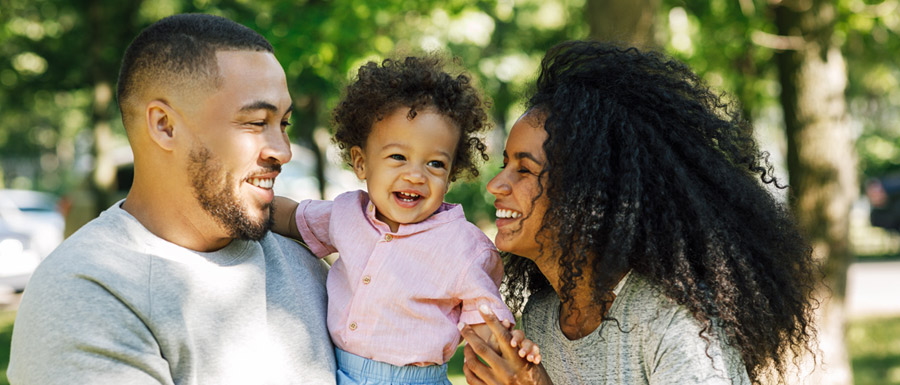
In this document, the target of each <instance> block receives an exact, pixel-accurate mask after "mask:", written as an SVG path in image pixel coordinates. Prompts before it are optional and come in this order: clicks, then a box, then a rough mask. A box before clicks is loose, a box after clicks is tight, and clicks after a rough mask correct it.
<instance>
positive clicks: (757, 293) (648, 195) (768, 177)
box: [502, 42, 818, 383]
mask: <svg viewBox="0 0 900 385" xmlns="http://www.w3.org/2000/svg"><path fill="white" fill-rule="evenodd" d="M527 107H529V110H530V111H535V112H537V114H538V115H539V116H540V117H541V118H544V119H546V120H545V121H544V129H545V130H546V131H547V134H548V138H547V139H546V141H545V142H544V144H543V149H544V151H545V153H546V159H547V161H546V164H545V165H544V169H543V170H542V172H541V178H546V179H542V180H544V181H545V182H543V183H541V184H540V188H539V191H540V194H545V195H546V196H547V198H548V199H549V204H548V209H547V212H546V214H545V216H544V217H543V221H542V224H541V230H540V232H539V237H538V238H540V239H553V240H555V241H548V242H544V243H543V244H542V245H541V246H542V250H543V251H542V253H543V254H548V255H559V256H560V257H559V258H560V259H559V266H560V282H561V283H562V285H561V290H560V291H561V293H560V297H561V299H562V301H564V302H566V301H568V300H570V299H571V298H572V297H573V289H574V288H575V282H576V280H577V279H578V278H579V277H581V276H582V274H584V272H585V270H588V271H590V272H591V277H593V281H592V282H591V285H592V288H591V289H592V295H593V297H594V300H595V301H598V302H600V303H604V305H607V306H608V305H609V298H611V297H610V295H609V294H610V289H611V288H612V287H613V286H614V285H615V283H616V281H617V280H618V279H619V278H620V277H621V275H622V274H624V272H626V271H627V270H628V269H632V271H634V272H635V273H638V274H640V275H641V276H643V277H646V278H647V279H648V280H650V281H651V282H653V283H654V284H655V285H656V286H657V287H658V288H659V289H660V290H661V292H662V293H664V294H665V295H667V296H668V297H670V298H671V299H672V300H674V301H675V302H677V303H678V304H680V305H683V306H685V307H686V308H687V309H689V310H690V311H691V313H692V314H693V315H694V317H695V318H696V319H697V320H698V321H699V322H701V324H702V325H703V326H704V334H708V333H711V332H715V331H716V330H721V332H722V333H724V336H723V337H724V340H725V341H726V342H728V343H730V344H732V345H733V346H735V347H736V348H737V349H738V350H739V351H740V353H741V357H742V358H743V361H744V364H745V365H746V368H747V371H748V373H749V375H750V378H751V379H753V382H754V383H760V382H762V381H763V380H764V379H767V378H769V376H770V375H774V377H776V378H775V379H776V381H778V382H784V381H785V377H786V375H787V370H788V366H789V365H790V363H791V362H792V359H793V357H799V356H800V355H801V354H804V353H806V352H811V351H812V349H813V346H812V344H813V341H814V338H815V333H816V331H815V328H814V326H813V324H812V321H811V319H812V311H813V309H814V307H815V306H816V305H817V303H816V302H815V301H814V300H813V299H812V297H811V292H812V289H813V286H814V284H815V280H816V279H818V270H817V268H816V267H815V266H816V265H815V264H814V261H813V258H812V249H811V247H810V246H809V244H808V243H807V242H806V241H805V239H804V238H803V236H802V235H801V233H800V231H799V230H798V228H797V225H796V224H795V222H794V219H793V217H792V215H791V214H790V212H789V210H788V208H787V207H785V205H784V204H782V203H779V202H778V201H777V200H776V199H775V198H774V197H773V196H772V194H770V193H769V191H767V188H766V185H772V186H775V187H778V188H784V186H779V184H778V182H777V181H776V180H775V178H774V176H773V175H772V172H773V169H772V166H771V164H770V163H769V162H768V154H767V153H765V152H760V150H759V148H758V145H757V143H756V141H755V140H754V138H753V132H752V131H753V129H752V127H751V126H750V125H749V124H748V123H747V122H746V121H745V120H743V119H742V118H741V116H740V113H739V109H737V108H735V106H733V105H731V104H730V103H729V102H726V101H724V100H723V97H722V96H720V95H717V94H715V93H713V92H712V91H711V90H710V89H709V88H708V87H707V86H706V85H705V84H704V83H703V81H702V80H701V79H700V78H699V77H698V76H697V75H695V74H694V73H693V72H692V71H691V70H690V69H689V68H688V67H687V66H685V65H684V64H682V63H679V62H676V61H674V60H671V59H669V58H667V57H665V56H663V55H661V54H659V53H655V52H641V51H638V50H636V49H633V48H630V49H620V48H617V47H615V46H611V45H606V44H604V43H598V42H566V43H561V44H559V45H557V46H555V47H554V48H552V49H551V50H550V51H549V52H548V53H547V55H546V57H545V58H544V59H543V61H542V63H541V72H540V75H539V77H538V80H537V87H536V90H535V91H534V94H533V96H532V97H531V98H530V100H529V102H528V106H527ZM535 199H536V198H535ZM548 249H549V251H548ZM547 286H548V283H547V280H546V279H545V278H544V277H543V276H542V275H541V273H540V271H539V270H538V269H537V266H536V265H535V264H534V262H532V261H530V260H527V259H525V258H521V257H517V256H514V255H506V276H505V277H504V284H503V286H502V288H503V291H504V294H506V296H507V299H508V302H509V305H510V307H511V308H513V309H514V310H519V311H520V310H521V309H522V305H523V303H524V297H525V296H526V295H527V294H528V293H532V292H535V291H537V290H539V289H542V288H546V287H547ZM714 324H715V325H716V328H717V329H714V328H713V325H714ZM704 338H707V337H704Z"/></svg>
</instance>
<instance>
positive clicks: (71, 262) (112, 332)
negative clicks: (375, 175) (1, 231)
mask: <svg viewBox="0 0 900 385" xmlns="http://www.w3.org/2000/svg"><path fill="white" fill-rule="evenodd" d="M120 204H121V202H119V203H116V204H115V205H113V206H112V207H111V208H110V209H108V210H107V211H105V212H104V213H103V214H101V215H100V217H98V218H97V219H95V220H93V221H91V222H90V223H88V224H87V225H85V226H84V227H83V228H82V229H81V230H79V231H78V232H77V233H75V234H74V235H72V236H71V237H70V238H69V239H67V240H66V241H65V242H64V243H63V244H62V245H60V246H59V248H57V249H56V251H54V252H53V253H52V254H51V255H50V256H48V257H47V259H45V260H44V261H43V262H42V263H41V265H40V266H39V267H38V269H37V270H36V271H35V273H34V275H33V276H32V278H31V281H30V282H29V283H28V287H27V289H26V290H25V294H24V296H23V298H22V303H21V305H20V307H19V311H18V314H17V318H16V323H15V327H14V331H13V337H12V352H11V358H10V364H9V371H8V377H9V379H10V382H11V383H12V384H13V385H26V384H41V385H52V384H97V385H99V384H110V385H113V384H115V385H123V384H216V385H224V384H333V383H334V382H335V375H334V372H335V361H334V352H333V350H332V349H333V348H332V345H331V341H330V340H329V338H328V331H327V330H326V326H325V315H326V312H325V307H326V302H327V298H326V294H325V274H326V269H325V268H324V265H323V264H322V262H321V261H319V260H318V259H317V258H315V257H314V256H313V255H311V254H310V253H309V252H308V251H307V250H306V249H305V248H303V247H302V246H301V245H299V244H297V243H295V242H293V241H291V240H288V239H286V238H283V237H281V236H278V235H275V234H271V233H270V234H269V235H267V236H266V237H265V238H264V239H263V240H262V241H259V242H253V241H241V240H234V241H232V242H231V243H230V244H229V245H228V246H226V247H225V248H223V249H221V250H219V251H216V252H211V253H200V252H195V251H192V250H188V249H185V248H183V247H180V246H177V245H175V244H172V243H169V242H167V241H165V240H163V239H161V238H158V237H156V236H154V235H153V234H152V233H150V232H149V231H147V229H145V228H144V227H143V226H142V225H141V224H140V223H139V222H138V221H137V220H136V219H135V218H134V217H132V216H131V215H130V214H128V213H127V212H126V211H124V210H122V209H121V208H120Z"/></svg>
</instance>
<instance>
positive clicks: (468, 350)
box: [460, 306, 552, 385]
mask: <svg viewBox="0 0 900 385" xmlns="http://www.w3.org/2000/svg"><path fill="white" fill-rule="evenodd" d="M479 310H480V311H481V317H482V318H484V322H485V324H486V325H487V326H488V327H489V328H490V330H491V335H492V336H493V338H495V339H496V341H497V347H498V348H499V350H495V349H493V348H492V347H491V345H490V344H489V343H488V342H486V341H485V340H484V339H482V338H481V337H479V336H478V335H477V334H476V333H475V331H474V330H473V329H472V327H471V326H469V325H465V324H461V325H460V326H462V327H461V329H460V333H461V334H462V336H463V338H465V340H466V346H465V348H464V349H463V355H464V357H465V364H464V366H463V372H464V373H465V375H466V381H468V382H469V384H478V385H480V384H485V385H493V384H542V385H543V384H552V382H551V381H550V378H549V377H548V376H547V372H545V371H544V367H543V366H541V365H540V360H541V356H540V351H539V349H538V347H537V345H534V343H533V342H531V341H530V340H528V339H527V338H525V334H524V333H522V332H521V331H519V330H514V331H510V330H509V329H508V328H506V327H504V326H503V325H502V324H501V323H500V322H499V321H498V320H497V317H496V316H495V315H494V313H493V312H492V311H491V310H490V309H489V308H487V306H483V307H479ZM479 357H480V358H481V359H482V360H484V363H483V362H481V361H480V360H479V359H478V358H479ZM485 363H487V365H485Z"/></svg>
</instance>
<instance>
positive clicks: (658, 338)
mask: <svg viewBox="0 0 900 385" xmlns="http://www.w3.org/2000/svg"><path fill="white" fill-rule="evenodd" d="M661 318H662V317H661ZM667 321H668V322H667V324H666V325H661V323H652V324H651V325H654V326H657V328H656V329H657V330H656V331H655V332H651V333H648V334H649V335H651V336H653V337H650V340H651V341H652V340H655V341H653V342H652V343H650V344H648V345H646V346H651V347H653V348H651V349H647V350H645V353H648V354H650V357H648V358H647V359H645V362H646V363H647V364H649V366H650V368H649V371H648V378H649V383H650V384H651V385H662V384H665V385H668V384H672V385H675V384H703V385H719V384H721V385H732V384H735V385H736V384H748V385H749V384H750V379H749V376H747V370H746V368H745V367H744V364H743V361H742V360H741V358H740V355H739V354H738V352H737V349H735V348H734V347H733V346H731V345H728V344H726V343H725V342H724V341H722V336H721V335H720V334H719V333H714V334H713V333H709V332H703V334H702V336H701V335H700V330H701V328H700V325H699V323H698V322H697V321H696V319H695V318H694V317H693V316H692V315H691V314H690V312H689V311H687V310H686V309H684V308H679V309H678V310H677V311H675V312H674V314H673V315H671V317H670V318H668V319H667Z"/></svg>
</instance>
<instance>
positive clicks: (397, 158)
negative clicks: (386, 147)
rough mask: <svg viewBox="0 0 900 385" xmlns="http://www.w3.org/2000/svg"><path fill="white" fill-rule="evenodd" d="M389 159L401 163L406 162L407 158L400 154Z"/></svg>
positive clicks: (392, 155)
mask: <svg viewBox="0 0 900 385" xmlns="http://www.w3.org/2000/svg"><path fill="white" fill-rule="evenodd" d="M388 158H391V159H393V160H399V161H404V160H406V157H405V156H403V155H400V154H391V155H390V156H388Z"/></svg>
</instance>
